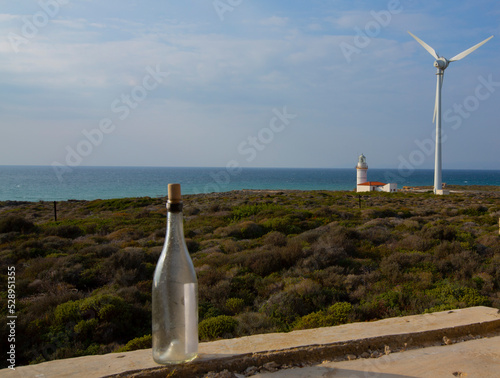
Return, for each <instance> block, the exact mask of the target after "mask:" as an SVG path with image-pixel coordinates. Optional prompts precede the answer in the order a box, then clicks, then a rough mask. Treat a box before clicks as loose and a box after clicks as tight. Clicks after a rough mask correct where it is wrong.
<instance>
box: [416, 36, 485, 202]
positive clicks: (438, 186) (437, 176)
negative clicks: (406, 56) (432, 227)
mask: <svg viewBox="0 0 500 378" xmlns="http://www.w3.org/2000/svg"><path fill="white" fill-rule="evenodd" d="M408 33H410V32H408ZM410 35H411V36H412V37H413V38H415V39H416V41H417V42H418V43H420V44H421V45H422V46H423V48H424V49H426V50H427V51H428V52H429V54H431V55H432V56H433V57H434V59H436V61H435V62H434V67H436V68H437V73H436V75H437V85H436V102H435V105H434V118H433V120H432V122H434V121H436V156H435V162H434V194H437V193H438V190H442V183H441V88H442V86H443V76H444V70H445V69H446V68H447V67H448V65H449V64H450V62H456V61H457V60H460V59H462V58H465V57H466V56H467V55H469V54H470V53H471V52H473V51H474V50H476V49H477V48H479V47H480V46H482V45H484V44H485V43H486V42H488V41H489V40H490V39H491V38H493V36H491V37H489V38H486V39H485V40H484V41H483V42H480V43H478V44H477V45H475V46H472V47H471V48H470V49H467V50H465V51H463V52H461V53H460V54H458V55H455V56H454V57H453V58H451V59H446V58H445V57H442V56H438V54H437V53H436V51H434V49H433V48H432V47H430V46H429V45H428V44H427V43H425V42H424V41H422V40H421V39H420V38H418V37H416V36H414V35H413V34H412V33H410ZM440 193H443V192H440Z"/></svg>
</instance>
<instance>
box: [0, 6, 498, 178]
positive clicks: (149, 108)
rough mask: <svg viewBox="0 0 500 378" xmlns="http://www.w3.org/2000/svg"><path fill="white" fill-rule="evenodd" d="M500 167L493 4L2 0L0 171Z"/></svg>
mask: <svg viewBox="0 0 500 378" xmlns="http://www.w3.org/2000/svg"><path fill="white" fill-rule="evenodd" d="M407 31H411V32H412V33H413V34H415V35H417V36H418V37H419V38H421V39H422V40H423V41H425V42H426V43H427V44H429V45H430V46H432V47H433V48H434V49H435V50H436V51H437V52H438V54H439V55H440V56H441V55H443V56H445V57H446V58H451V57H453V56H454V55H456V54H458V53H460V52H462V51H464V50H466V49H468V48H469V47H471V46H473V45H475V44H477V43H479V42H481V41H483V40H484V39H486V38H487V37H489V36H491V35H496V37H495V38H493V39H492V40H490V41H489V42H488V43H486V44H485V45H483V46H482V47H480V48H479V49H478V50H476V51H475V52H473V53H472V54H470V55H468V56H467V57H466V58H464V59H463V60H461V61H459V62H452V63H451V64H450V66H449V67H448V68H447V70H446V71H445V76H444V84H443V100H442V112H443V168H444V169H500V168H499V166H500V153H499V146H500V131H499V130H500V127H499V126H500V107H499V106H498V105H499V104H500V3H499V2H498V1H497V0H457V1H453V2H452V1H446V2H445V1H421V0H390V1H350V0H309V1H304V0H301V1H299V0H287V1H284V0H280V1H278V0H274V1H270V0H171V1H157V0H155V1H153V0H141V1H139V0H136V1H133V0H105V1H102V0H100V1H97V0H40V1H27V0H22V1H16V2H14V1H6V0H0V165H52V166H54V167H57V168H58V169H61V170H64V169H66V168H71V167H75V166H79V165H81V166H196V167H227V169H235V167H297V168H302V167H304V168H309V167H310V168H323V167H325V168H352V167H354V166H355V164H356V163H357V161H358V155H360V154H361V153H363V154H364V155H365V156H366V158H367V162H368V165H369V167H373V168H399V169H430V168H433V167H434V141H433V140H434V138H435V126H434V124H433V122H432V116H433V110H434V101H435V100H434V99H435V91H436V75H435V72H436V69H435V68H434V66H433V63H434V58H433V57H432V56H431V55H430V54H429V53H428V52H427V51H425V50H424V49H423V48H422V46H420V45H419V44H418V43H417V42H416V41H415V40H414V39H413V38H412V37H411V36H410V35H409V34H408V33H407Z"/></svg>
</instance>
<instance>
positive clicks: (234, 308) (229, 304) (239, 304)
mask: <svg viewBox="0 0 500 378" xmlns="http://www.w3.org/2000/svg"><path fill="white" fill-rule="evenodd" d="M225 307H226V311H227V312H229V313H230V314H231V315H236V314H239V313H240V312H241V311H243V308H244V307H245V300H244V299H243V298H228V300H227V301H226V305H225Z"/></svg>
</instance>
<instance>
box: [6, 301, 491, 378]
mask: <svg viewBox="0 0 500 378" xmlns="http://www.w3.org/2000/svg"><path fill="white" fill-rule="evenodd" d="M499 312H500V311H499V310H498V309H495V308H489V307H472V308H467V309H459V310H452V311H444V312H437V313H432V314H423V315H413V316H405V317H400V318H390V319H383V320H379V321H375V322H367V323H352V324H344V325H341V326H337V327H327V328H318V329H312V330H303V331H294V332H289V333H274V334H264V335H254V336H248V337H242V338H238V339H230V340H219V341H214V342H208V343H201V344H200V348H199V352H200V355H199V357H198V358H197V359H196V360H194V361H192V362H190V363H187V364H181V365H171V366H162V365H157V364H156V363H155V362H154V361H153V359H152V357H151V349H146V350H138V351H133V352H126V353H112V354H107V355H102V356H85V357H79V358H73V359H67V360H57V361H50V362H45V363H42V364H38V365H30V366H25V367H19V368H16V370H15V371H12V370H8V369H4V370H0V373H1V374H0V375H2V376H6V377H9V376H10V377H38V378H45V377H81V376H85V377H165V376H168V375H169V374H170V373H172V372H174V371H175V375H174V376H175V377H195V376H198V375H202V374H203V373H207V372H210V371H222V370H224V369H228V370H230V371H239V372H242V371H244V370H245V369H246V368H248V367H250V366H262V365H264V364H265V363H268V362H273V361H274V362H276V363H277V364H280V365H283V364H288V365H293V364H294V363H296V362H316V361H322V360H335V359H339V360H340V359H344V356H346V355H353V356H359V355H361V354H363V353H364V352H367V351H368V350H370V351H380V353H381V354H383V352H384V348H386V346H387V347H388V348H390V350H391V351H393V352H394V351H403V350H406V349H411V348H422V347H428V346H433V345H440V344H442V343H443V337H445V336H446V338H448V339H450V340H451V341H454V340H457V341H459V340H460V339H463V338H471V336H487V335H488V334H493V333H498V332H500V313H499Z"/></svg>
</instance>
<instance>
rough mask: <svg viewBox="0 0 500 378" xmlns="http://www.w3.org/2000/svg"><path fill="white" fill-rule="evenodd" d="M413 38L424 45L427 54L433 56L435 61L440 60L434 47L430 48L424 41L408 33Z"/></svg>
mask: <svg viewBox="0 0 500 378" xmlns="http://www.w3.org/2000/svg"><path fill="white" fill-rule="evenodd" d="M408 33H409V34H410V35H411V36H412V37H413V38H415V40H416V41H417V42H418V43H420V44H421V45H422V47H423V48H424V49H426V50H427V52H428V53H429V54H431V55H432V56H433V57H434V58H435V59H439V57H438V54H436V52H435V51H434V49H433V48H432V47H430V46H429V45H428V44H427V43H425V42H424V41H422V40H421V39H420V38H418V37H417V36H415V35H413V34H411V33H410V32H408Z"/></svg>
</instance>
